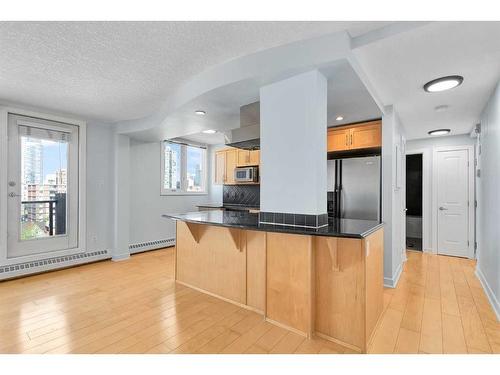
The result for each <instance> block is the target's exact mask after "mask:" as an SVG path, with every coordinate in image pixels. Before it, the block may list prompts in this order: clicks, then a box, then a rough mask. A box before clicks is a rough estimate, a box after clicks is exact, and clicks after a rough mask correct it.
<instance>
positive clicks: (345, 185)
mask: <svg viewBox="0 0 500 375" xmlns="http://www.w3.org/2000/svg"><path fill="white" fill-rule="evenodd" d="M380 167H381V165H380V156H369V157H356V158H348V159H334V160H328V179H329V181H328V186H329V190H330V191H331V192H330V193H329V194H328V196H329V199H331V200H333V201H329V202H328V208H329V212H328V213H329V216H333V217H340V218H346V219H365V220H378V221H380V220H381V216H382V215H381V210H382V209H381V177H382V176H381V173H380V172H381V169H380Z"/></svg>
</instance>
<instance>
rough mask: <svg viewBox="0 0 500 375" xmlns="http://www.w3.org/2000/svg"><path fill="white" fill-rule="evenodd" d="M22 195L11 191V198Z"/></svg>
mask: <svg viewBox="0 0 500 375" xmlns="http://www.w3.org/2000/svg"><path fill="white" fill-rule="evenodd" d="M20 196H21V194H16V193H14V192H11V193H9V197H11V198H15V197H20Z"/></svg>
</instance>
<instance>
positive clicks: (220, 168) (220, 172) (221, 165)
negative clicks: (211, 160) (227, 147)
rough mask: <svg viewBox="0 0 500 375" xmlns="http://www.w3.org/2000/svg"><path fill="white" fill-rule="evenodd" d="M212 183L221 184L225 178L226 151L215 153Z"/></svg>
mask: <svg viewBox="0 0 500 375" xmlns="http://www.w3.org/2000/svg"><path fill="white" fill-rule="evenodd" d="M214 171H215V176H214V184H215V185H222V184H223V183H224V181H225V178H226V151H217V152H216V153H215V168H214Z"/></svg>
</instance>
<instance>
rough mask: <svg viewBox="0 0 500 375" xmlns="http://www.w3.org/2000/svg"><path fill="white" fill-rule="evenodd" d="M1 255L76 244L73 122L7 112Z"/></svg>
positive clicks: (75, 181) (75, 135)
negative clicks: (5, 203) (4, 246)
mask: <svg viewBox="0 0 500 375" xmlns="http://www.w3.org/2000/svg"><path fill="white" fill-rule="evenodd" d="M8 123H9V129H8V208H7V210H8V211H7V233H8V236H7V237H8V238H7V256H8V257H9V258H12V257H18V256H27V255H34V254H40V253H47V252H51V251H58V250H67V249H71V248H75V247H77V246H78V127H77V126H74V125H69V124H64V123H59V122H54V121H48V120H42V119H36V118H31V117H25V116H20V115H14V114H9V120H8Z"/></svg>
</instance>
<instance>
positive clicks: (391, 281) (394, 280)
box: [384, 263, 403, 288]
mask: <svg viewBox="0 0 500 375" xmlns="http://www.w3.org/2000/svg"><path fill="white" fill-rule="evenodd" d="M401 272H403V264H402V263H401V264H400V265H399V267H398V269H397V270H396V273H395V274H394V275H393V276H392V277H384V287H386V288H395V287H396V286H397V285H398V282H399V278H400V277H401Z"/></svg>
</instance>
